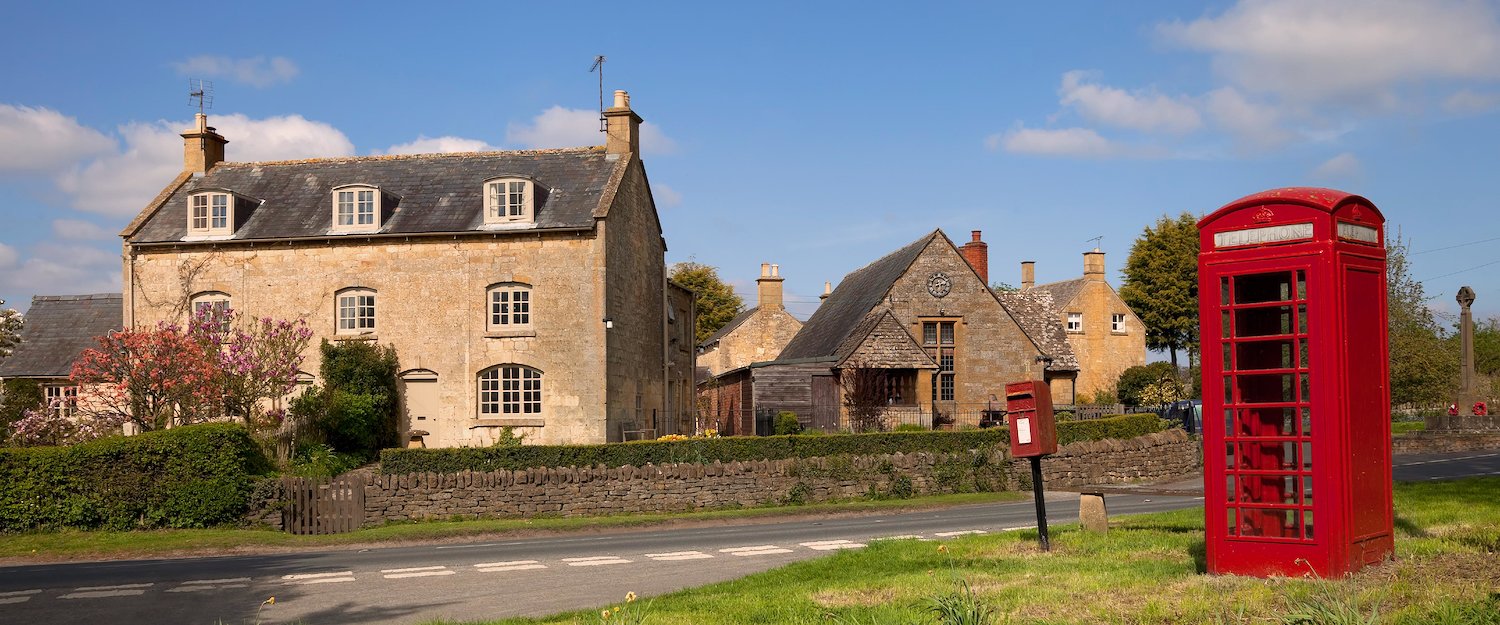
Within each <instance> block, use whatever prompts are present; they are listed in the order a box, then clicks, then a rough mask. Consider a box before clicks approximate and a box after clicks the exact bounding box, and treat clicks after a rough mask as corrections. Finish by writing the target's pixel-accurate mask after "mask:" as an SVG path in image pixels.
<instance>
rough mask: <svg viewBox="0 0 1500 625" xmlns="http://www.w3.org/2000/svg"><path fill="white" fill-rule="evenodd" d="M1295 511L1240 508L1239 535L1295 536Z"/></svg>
mask: <svg viewBox="0 0 1500 625" xmlns="http://www.w3.org/2000/svg"><path fill="white" fill-rule="evenodd" d="M1296 523H1297V511H1296V510H1279V509H1277V510H1271V509H1266V508H1240V535H1241V536H1272V537H1288V536H1290V537H1296V531H1297V530H1296V527H1297V525H1296Z"/></svg>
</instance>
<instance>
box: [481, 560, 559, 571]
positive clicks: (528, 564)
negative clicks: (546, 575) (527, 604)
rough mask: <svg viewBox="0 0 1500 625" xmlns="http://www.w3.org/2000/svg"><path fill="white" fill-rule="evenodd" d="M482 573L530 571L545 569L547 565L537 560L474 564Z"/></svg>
mask: <svg viewBox="0 0 1500 625" xmlns="http://www.w3.org/2000/svg"><path fill="white" fill-rule="evenodd" d="M474 568H475V569H478V570H479V572H480V573H503V572H505V571H530V570H533V569H545V568H547V565H545V564H538V563H537V561H536V560H511V561H509V562H485V563H483V564H476V565H474Z"/></svg>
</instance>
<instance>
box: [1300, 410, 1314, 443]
mask: <svg viewBox="0 0 1500 625" xmlns="http://www.w3.org/2000/svg"><path fill="white" fill-rule="evenodd" d="M1302 435H1303V436H1312V410H1310V409H1307V408H1303V409H1302Z"/></svg>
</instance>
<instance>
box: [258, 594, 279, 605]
mask: <svg viewBox="0 0 1500 625" xmlns="http://www.w3.org/2000/svg"><path fill="white" fill-rule="evenodd" d="M260 604H261V605H276V597H274V596H273V597H271V598H270V599H266V600H265V601H262V602H260Z"/></svg>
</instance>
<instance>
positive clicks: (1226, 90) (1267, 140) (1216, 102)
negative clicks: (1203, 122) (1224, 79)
mask: <svg viewBox="0 0 1500 625" xmlns="http://www.w3.org/2000/svg"><path fill="white" fill-rule="evenodd" d="M1207 109H1208V114H1209V116H1210V117H1212V118H1213V120H1214V122H1215V123H1216V124H1218V125H1219V126H1220V127H1221V128H1223V129H1224V130H1227V131H1229V133H1230V134H1232V135H1233V136H1234V137H1235V139H1236V141H1238V142H1239V143H1240V145H1242V146H1244V147H1248V148H1251V149H1257V150H1263V149H1269V148H1273V147H1277V146H1280V145H1285V144H1286V143H1287V142H1289V141H1291V140H1293V139H1295V138H1296V134H1295V133H1293V132H1291V131H1289V130H1287V129H1286V128H1285V127H1283V125H1282V113H1281V112H1280V111H1279V110H1278V109H1277V108H1276V107H1273V106H1270V105H1265V104H1259V103H1255V102H1251V101H1250V100H1248V99H1246V98H1245V96H1244V94H1242V93H1240V92H1239V90H1237V89H1235V88H1234V87H1221V88H1219V89H1215V90H1214V91H1212V92H1210V93H1209V94H1208V98H1207Z"/></svg>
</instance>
